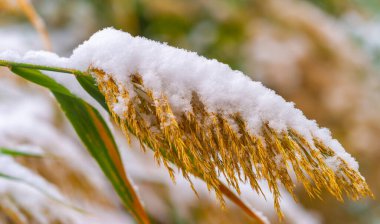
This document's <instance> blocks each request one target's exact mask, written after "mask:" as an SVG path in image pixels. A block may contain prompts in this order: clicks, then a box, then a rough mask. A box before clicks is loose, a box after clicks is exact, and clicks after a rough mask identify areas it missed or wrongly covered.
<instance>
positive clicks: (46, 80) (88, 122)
mask: <svg viewBox="0 0 380 224" xmlns="http://www.w3.org/2000/svg"><path fill="white" fill-rule="evenodd" d="M11 70H12V72H14V73H15V74H17V75H19V76H21V77H23V78H25V79H27V80H29V81H31V82H34V83H36V84H38V85H41V86H44V87H46V88H48V89H50V91H51V92H52V93H53V95H54V96H55V98H56V99H57V101H58V103H59V104H60V106H61V108H62V110H63V111H64V112H65V115H66V116H67V118H68V119H69V121H70V122H71V124H72V125H73V127H74V129H75V131H76V133H77V134H78V136H79V137H80V139H81V140H82V142H83V143H84V145H85V146H86V148H87V150H88V151H89V152H90V153H91V155H92V156H93V157H94V158H95V159H96V161H97V162H98V164H99V166H100V167H101V169H102V170H103V172H104V174H105V175H106V176H107V177H108V179H109V180H110V182H111V183H112V185H113V187H114V189H115V191H116V192H117V194H118V195H119V197H120V199H121V200H122V202H123V204H124V205H125V207H126V208H127V209H128V210H129V211H130V212H131V213H132V214H133V215H134V217H135V218H136V220H137V221H138V222H139V223H149V220H148V218H147V215H146V213H145V211H144V210H143V208H142V206H141V203H140V202H139V200H138V198H137V194H136V193H135V191H134V189H133V186H132V185H131V183H130V181H129V180H128V178H127V176H126V173H125V171H124V167H123V165H122V161H121V158H120V155H119V152H118V149H117V145H116V143H115V140H114V138H113V136H112V134H111V132H110V130H109V128H108V126H107V124H106V122H105V121H104V120H103V118H102V116H101V115H100V114H99V112H98V111H97V110H96V109H95V108H94V107H92V106H91V105H89V104H88V103H86V102H85V101H84V100H82V99H80V98H78V97H77V96H75V95H73V94H72V93H71V92H70V91H69V90H68V89H66V88H65V87H64V86H62V85H60V84H59V83H57V82H56V81H55V80H53V79H52V78H50V77H48V76H46V75H44V74H43V73H41V72H40V71H38V70H35V69H29V68H19V67H12V69H11ZM81 80H82V81H81V82H82V85H83V83H85V84H84V85H85V86H86V85H87V84H89V82H90V81H89V80H88V79H85V78H83V79H81ZM84 80H85V81H84ZM87 90H91V88H89V86H87Z"/></svg>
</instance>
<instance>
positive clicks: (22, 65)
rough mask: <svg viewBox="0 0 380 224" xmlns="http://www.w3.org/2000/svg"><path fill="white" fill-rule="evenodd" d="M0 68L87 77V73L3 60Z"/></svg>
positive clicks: (0, 62) (0, 61)
mask: <svg viewBox="0 0 380 224" xmlns="http://www.w3.org/2000/svg"><path fill="white" fill-rule="evenodd" d="M0 66H5V67H8V68H12V67H20V68H31V69H38V70H44V71H52V72H62V73H69V74H73V75H88V73H87V72H82V71H80V70H76V69H70V68H60V67H51V66H45V65H35V64H28V63H19V62H12V61H5V60H0Z"/></svg>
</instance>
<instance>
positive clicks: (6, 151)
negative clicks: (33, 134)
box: [0, 147, 43, 158]
mask: <svg viewBox="0 0 380 224" xmlns="http://www.w3.org/2000/svg"><path fill="white" fill-rule="evenodd" d="M0 154H3V155H8V156H25V157H34V158H43V155H42V154H38V153H31V152H23V151H19V150H15V149H9V148H4V147H0Z"/></svg>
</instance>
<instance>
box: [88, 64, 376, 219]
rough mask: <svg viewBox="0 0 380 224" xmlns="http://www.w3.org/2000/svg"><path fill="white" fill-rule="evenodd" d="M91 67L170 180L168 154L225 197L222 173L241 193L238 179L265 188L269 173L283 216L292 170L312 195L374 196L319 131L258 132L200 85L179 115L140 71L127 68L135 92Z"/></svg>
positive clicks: (121, 118)
mask: <svg viewBox="0 0 380 224" xmlns="http://www.w3.org/2000/svg"><path fill="white" fill-rule="evenodd" d="M91 73H92V74H94V75H95V77H96V79H97V82H98V87H99V89H100V91H101V92H102V93H103V94H104V96H105V98H106V102H107V104H108V106H109V108H115V105H117V106H118V107H122V109H123V113H122V114H118V113H116V112H115V110H111V114H112V117H113V119H114V120H115V121H116V123H117V124H118V125H119V126H120V127H121V129H122V130H123V132H124V134H125V135H126V136H127V138H129V135H130V133H133V134H134V135H135V136H136V137H137V138H138V139H139V140H140V142H141V146H142V148H143V149H145V145H146V146H148V147H150V148H152V149H153V150H154V151H155V158H156V160H157V162H158V163H162V164H164V166H165V167H166V168H167V169H168V171H169V173H170V175H171V177H172V179H173V181H175V177H174V174H173V169H172V167H171V165H170V162H173V163H174V164H175V165H177V166H178V168H179V169H180V170H181V172H182V174H183V176H184V177H185V178H186V179H187V180H189V181H190V183H191V180H190V174H194V175H196V176H199V177H201V178H202V179H204V180H205V182H206V183H207V186H208V188H209V189H213V190H215V191H216V194H217V196H218V198H219V199H220V200H221V201H222V202H223V198H222V192H220V191H219V189H218V180H219V178H220V175H221V174H223V176H224V177H225V178H226V181H227V183H228V184H229V186H231V187H233V188H234V189H235V190H236V191H237V192H238V193H240V190H239V182H240V181H242V182H247V181H248V182H249V183H250V185H251V187H252V189H254V190H255V191H257V192H258V193H260V192H261V189H260V186H259V184H258V180H259V179H265V180H266V181H267V182H268V186H269V188H270V190H271V191H272V193H273V196H274V204H275V208H276V211H277V213H278V215H279V216H280V217H282V212H281V209H280V207H279V200H280V192H279V185H278V183H281V184H282V185H283V186H284V187H285V188H286V190H287V191H288V192H289V193H290V194H291V195H292V196H293V197H294V198H295V199H296V196H295V195H294V188H295V181H294V180H292V178H291V172H293V171H294V173H295V175H296V178H297V180H298V181H299V182H301V183H302V184H303V186H304V187H305V189H306V191H307V192H308V194H309V195H310V196H312V197H318V198H320V197H321V191H322V190H323V189H326V190H327V191H328V192H330V193H331V194H332V195H334V196H335V197H336V198H337V199H338V200H343V193H344V192H345V193H346V194H347V196H348V197H350V198H351V199H354V200H357V199H359V198H360V197H362V196H372V193H371V191H370V189H369V187H368V185H367V184H366V182H365V180H364V178H363V177H362V176H361V175H360V173H359V172H358V171H357V170H355V169H353V168H351V167H350V166H349V165H348V164H347V162H346V161H345V160H344V159H342V158H340V157H339V156H338V157H337V155H336V153H335V152H334V151H333V150H332V149H331V148H329V147H328V146H326V145H325V144H324V143H323V142H322V141H321V140H320V139H318V138H317V137H313V142H308V141H307V140H306V139H305V137H303V136H302V135H301V134H300V133H298V132H297V131H296V130H294V129H292V128H289V129H287V130H286V131H282V132H278V131H277V130H275V129H274V128H271V127H270V126H269V125H268V123H267V122H265V121H263V124H262V127H261V132H260V134H253V133H251V132H250V131H249V130H248V129H247V124H246V121H245V120H244V119H243V118H242V117H241V116H240V114H239V113H235V114H227V115H226V114H223V113H215V112H209V111H207V109H206V107H205V105H204V104H203V102H202V101H201V100H200V98H199V96H198V94H197V93H196V92H193V93H192V97H191V106H192V111H191V112H190V111H188V112H184V113H182V114H180V115H175V114H174V113H173V111H172V108H171V105H170V103H169V102H168V99H167V96H165V95H164V94H161V95H160V96H159V97H155V96H154V94H153V91H152V90H151V89H149V88H147V87H145V86H144V81H143V79H142V76H141V75H139V74H132V75H130V83H131V84H132V86H133V92H131V91H129V90H128V89H127V88H125V87H123V85H122V84H120V83H118V82H117V81H116V80H114V79H113V77H112V76H111V75H108V74H107V73H105V72H104V71H102V70H101V69H97V68H92V69H91ZM329 159H334V160H336V161H337V168H336V170H333V169H332V168H331V167H330V166H329V165H328V164H327V163H326V160H329Z"/></svg>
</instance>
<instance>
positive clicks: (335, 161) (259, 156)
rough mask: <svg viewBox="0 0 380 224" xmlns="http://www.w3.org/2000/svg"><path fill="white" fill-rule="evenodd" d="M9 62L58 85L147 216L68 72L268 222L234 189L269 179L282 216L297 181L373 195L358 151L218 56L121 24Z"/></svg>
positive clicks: (141, 132)
mask: <svg viewBox="0 0 380 224" xmlns="http://www.w3.org/2000/svg"><path fill="white" fill-rule="evenodd" d="M0 60H1V61H0V65H2V66H7V67H9V68H11V70H12V71H13V72H14V73H16V74H18V75H20V76H22V77H24V78H26V79H28V80H30V81H32V82H35V83H37V84H40V85H42V86H45V87H47V88H49V89H50V90H51V91H52V93H53V95H54V96H55V97H56V99H57V100H58V102H59V103H60V105H61V107H62V109H63V111H64V112H65V113H66V115H67V117H68V118H69V120H70V121H71V123H72V124H73V126H74V128H75V130H76V131H77V133H78V135H79V137H80V138H81V139H82V141H83V143H84V144H85V145H86V147H87V148H88V150H89V151H90V152H91V153H92V155H93V157H94V158H95V159H96V160H97V161H98V163H99V165H100V166H101V168H102V169H103V171H104V172H105V174H106V175H107V177H108V178H109V179H110V181H111V182H112V183H113V186H114V187H115V190H116V192H117V193H118V194H119V196H120V198H121V199H122V201H123V202H124V204H125V206H126V207H127V208H128V209H129V210H130V211H131V213H132V214H133V215H134V217H135V218H136V220H137V221H138V222H139V223H149V219H148V217H147V216H146V213H145V211H144V209H143V207H142V205H141V203H140V202H139V199H138V198H137V196H136V194H135V193H134V189H133V187H132V185H131V183H130V181H129V180H128V178H127V175H126V173H125V170H124V169H123V168H122V164H121V160H120V156H119V153H118V149H117V145H116V144H115V142H114V140H113V137H112V134H111V132H110V130H109V129H108V127H107V125H106V122H105V121H104V120H103V117H102V116H101V115H100V113H99V112H98V111H97V110H96V109H95V107H97V106H98V105H95V104H94V103H93V102H92V100H93V99H88V98H87V97H83V94H82V95H81V97H82V98H83V99H82V98H80V97H79V96H77V95H75V94H73V92H74V93H78V92H79V91H78V90H77V89H75V88H74V87H73V86H67V87H65V86H64V84H65V81H64V78H63V77H62V76H64V75H63V74H60V73H72V74H74V75H75V76H76V79H77V80H78V81H79V83H80V84H81V86H82V87H83V88H84V89H85V90H86V91H87V92H88V93H89V95H91V96H92V97H93V98H94V99H96V100H97V101H98V102H99V105H101V106H103V109H104V110H105V111H108V112H109V113H110V114H111V116H112V118H113V121H114V122H115V123H116V124H117V125H118V126H119V127H120V128H121V130H122V131H123V132H124V134H125V136H126V137H127V138H130V135H131V134H132V135H133V136H135V137H136V138H137V139H138V140H139V141H140V143H141V147H142V148H143V149H145V148H146V147H147V148H150V149H152V150H153V151H154V152H155V154H154V155H155V158H156V160H157V162H158V163H162V164H164V166H165V167H166V168H167V169H168V171H169V173H170V174H171V176H172V179H173V181H175V176H174V171H173V165H174V166H176V167H177V168H178V169H179V170H180V171H181V172H182V174H183V176H184V177H185V178H186V179H187V180H188V181H189V182H190V184H191V185H192V183H191V179H190V177H191V176H195V177H198V178H200V179H202V180H203V181H204V182H205V183H206V184H207V186H208V188H209V190H213V191H215V193H216V195H217V196H218V198H219V199H220V201H221V202H222V204H223V203H224V199H223V195H224V196H226V197H227V198H229V199H231V200H232V201H233V202H235V203H236V204H238V205H239V206H240V207H241V208H242V209H243V210H244V211H246V212H247V214H249V215H251V216H252V217H253V218H256V219H257V220H259V222H263V220H262V219H260V217H259V215H258V214H257V213H255V212H254V211H253V210H252V209H250V208H249V207H248V206H247V205H246V204H245V203H244V202H243V201H242V200H241V199H240V198H239V197H238V196H236V195H235V194H234V193H233V191H232V190H231V189H230V188H232V189H233V190H234V191H236V192H237V193H238V194H240V187H239V185H240V184H241V183H242V182H244V183H249V184H250V186H251V188H252V190H254V191H257V192H258V193H260V192H261V188H260V185H259V180H260V179H264V180H266V181H267V184H268V186H269V189H270V191H271V193H272V194H273V198H274V204H275V208H276V210H277V212H278V214H279V216H280V217H281V216H282V213H281V209H280V207H279V201H280V196H281V195H280V190H279V187H280V185H283V186H284V187H285V189H286V190H287V191H288V192H289V193H290V194H291V195H292V196H293V197H294V198H295V197H296V196H295V194H294V189H295V183H296V182H300V183H302V184H303V186H304V187H305V189H306V191H307V192H308V194H309V195H310V196H312V197H321V192H322V191H323V190H327V191H328V192H330V193H331V194H332V195H333V196H335V197H336V198H337V199H338V200H343V196H344V195H347V196H348V197H349V198H352V199H355V200H357V199H359V198H361V197H363V196H372V193H371V191H370V189H369V187H368V185H367V184H366V182H365V180H364V178H363V177H362V176H361V175H360V173H359V171H358V164H357V162H356V161H355V159H354V158H352V157H351V155H349V154H348V153H347V152H345V150H344V148H343V147H342V146H341V145H340V144H339V142H338V141H337V140H335V139H333V138H332V137H331V134H330V132H329V131H328V130H327V129H326V128H319V127H318V125H317V124H316V122H315V121H311V120H308V119H307V118H306V117H305V116H304V115H303V113H302V112H301V111H300V110H298V109H295V108H294V104H293V103H289V102H286V101H285V100H284V99H283V98H282V97H280V96H278V95H276V94H275V92H274V91H272V90H269V89H267V88H266V87H264V86H263V85H262V84H261V83H259V82H254V81H252V80H250V79H249V78H248V77H247V76H245V75H244V74H243V73H241V72H239V71H233V70H231V69H230V67H228V66H227V65H225V64H222V63H219V62H217V61H216V60H209V59H206V58H203V57H200V56H198V55H197V54H196V53H192V52H187V51H184V50H180V49H177V48H173V47H170V46H167V45H165V44H161V43H157V42H154V41H150V40H147V39H145V38H141V37H132V36H131V35H129V34H127V33H123V32H121V31H117V30H114V29H105V30H102V31H100V32H98V33H96V34H95V35H93V37H91V38H90V40H89V41H86V42H85V43H84V44H82V45H81V46H79V47H78V48H77V49H76V50H75V51H74V53H73V54H72V56H71V57H69V58H60V57H58V56H57V55H55V54H52V53H47V52H29V53H27V54H26V55H24V56H20V55H17V54H16V53H14V52H4V53H2V54H0ZM39 70H45V71H53V72H55V73H51V72H46V74H43V73H41V72H39ZM56 72H58V73H56ZM96 86H97V87H98V88H96ZM86 101H87V102H86ZM89 103H90V104H89ZM92 105H95V107H93V106H92ZM222 179H223V180H225V181H224V182H223V181H222Z"/></svg>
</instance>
